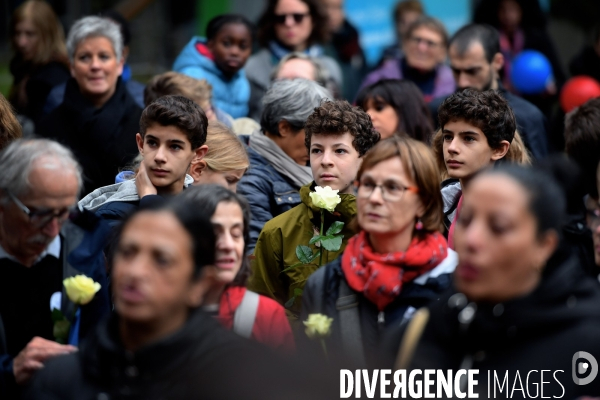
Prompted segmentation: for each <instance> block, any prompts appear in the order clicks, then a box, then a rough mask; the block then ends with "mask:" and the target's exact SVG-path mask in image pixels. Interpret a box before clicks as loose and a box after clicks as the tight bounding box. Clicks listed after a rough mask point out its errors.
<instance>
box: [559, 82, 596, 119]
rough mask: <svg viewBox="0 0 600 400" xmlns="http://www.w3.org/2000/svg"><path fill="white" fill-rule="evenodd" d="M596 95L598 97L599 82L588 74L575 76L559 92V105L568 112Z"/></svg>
mask: <svg viewBox="0 0 600 400" xmlns="http://www.w3.org/2000/svg"><path fill="white" fill-rule="evenodd" d="M596 97H600V83H598V81H596V80H595V79H594V78H590V77H589V76H584V75H580V76H575V77H573V78H571V79H569V80H568V81H567V83H565V86H563V88H562V91H561V93H560V106H561V107H562V109H563V111H564V112H566V113H568V112H569V111H571V110H572V109H574V108H575V107H579V106H580V105H582V104H583V103H585V102H586V101H588V100H590V99H593V98H596Z"/></svg>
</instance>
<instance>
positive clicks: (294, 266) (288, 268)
mask: <svg viewBox="0 0 600 400" xmlns="http://www.w3.org/2000/svg"><path fill="white" fill-rule="evenodd" d="M301 265H304V263H302V262H299V263H296V264H294V265H290V266H289V267H287V268H285V269H283V270H281V272H280V274H282V273H284V272H285V271H289V270H290V269H294V268H296V267H299V266H301Z"/></svg>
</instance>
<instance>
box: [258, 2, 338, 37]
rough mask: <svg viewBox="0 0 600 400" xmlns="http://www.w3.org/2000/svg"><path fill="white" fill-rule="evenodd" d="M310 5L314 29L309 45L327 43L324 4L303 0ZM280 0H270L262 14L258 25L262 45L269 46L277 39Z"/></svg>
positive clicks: (327, 35) (327, 34)
mask: <svg viewBox="0 0 600 400" xmlns="http://www.w3.org/2000/svg"><path fill="white" fill-rule="evenodd" d="M301 1H302V2H304V3H306V5H308V10H309V12H310V17H311V18H312V24H313V29H312V32H311V33H310V36H309V37H308V43H307V44H308V46H311V45H313V44H316V43H326V42H327V40H328V39H329V33H328V31H327V14H325V11H324V10H323V6H322V5H321V2H320V1H319V0H301ZM278 2H279V0H269V1H268V3H267V7H266V8H265V11H264V12H263V14H262V15H261V17H260V19H259V20H258V23H257V24H256V26H258V32H257V34H256V36H257V38H258V43H259V44H260V45H261V46H262V47H267V46H268V45H269V42H270V41H271V40H276V39H277V38H276V37H275V8H277V3H278Z"/></svg>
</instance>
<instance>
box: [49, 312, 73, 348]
mask: <svg viewBox="0 0 600 400" xmlns="http://www.w3.org/2000/svg"><path fill="white" fill-rule="evenodd" d="M70 327H71V323H70V322H69V321H67V319H66V318H65V317H63V319H62V320H60V321H56V322H55V323H54V327H53V329H52V334H53V335H54V337H55V338H56V341H57V342H58V343H61V344H65V343H67V339H68V337H69V328H70Z"/></svg>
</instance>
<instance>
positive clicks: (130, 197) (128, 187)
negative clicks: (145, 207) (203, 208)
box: [79, 174, 194, 211]
mask: <svg viewBox="0 0 600 400" xmlns="http://www.w3.org/2000/svg"><path fill="white" fill-rule="evenodd" d="M192 183H194V178H192V177H191V176H190V175H187V174H186V175H185V181H184V184H183V185H184V186H185V187H187V186H189V185H191V184H192ZM139 199H140V197H139V196H138V193H137V188H136V187H135V179H131V180H126V181H123V182H121V183H115V184H114V185H108V186H103V187H100V188H98V189H96V190H94V191H93V192H92V193H90V194H88V195H87V196H85V197H84V198H83V199H81V200H80V201H79V206H80V207H82V208H85V209H86V210H90V211H96V210H97V209H98V208H100V207H101V206H103V205H104V204H107V203H111V202H113V201H136V200H139Z"/></svg>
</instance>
